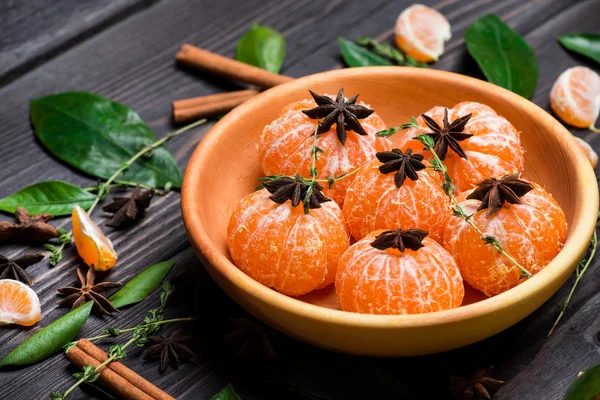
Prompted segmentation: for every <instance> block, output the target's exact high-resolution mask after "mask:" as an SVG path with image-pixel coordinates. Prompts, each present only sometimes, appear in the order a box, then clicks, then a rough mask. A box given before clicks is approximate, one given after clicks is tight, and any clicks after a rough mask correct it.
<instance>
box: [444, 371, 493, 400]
mask: <svg viewBox="0 0 600 400" xmlns="http://www.w3.org/2000/svg"><path fill="white" fill-rule="evenodd" d="M493 371H494V367H493V366H492V367H488V368H484V369H482V370H480V371H477V373H476V374H475V375H474V376H473V377H472V378H471V379H468V378H464V377H457V376H453V377H451V378H450V392H451V394H452V397H453V398H454V399H456V400H484V399H485V400H489V399H491V398H492V394H494V393H495V392H496V390H498V388H500V386H502V385H503V384H504V381H500V380H498V379H494V378H492V372H493Z"/></svg>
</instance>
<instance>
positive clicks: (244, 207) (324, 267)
mask: <svg viewBox="0 0 600 400" xmlns="http://www.w3.org/2000/svg"><path fill="white" fill-rule="evenodd" d="M292 191H293V188H292ZM227 236H228V244H229V252H230V254H231V257H232V258H233V261H234V262H235V265H237V267H238V268H239V269H241V270H242V271H244V272H245V273H246V274H247V275H249V276H250V277H251V278H253V279H255V280H257V281H258V282H260V283H262V284H263V285H265V286H268V287H271V288H273V289H275V290H277V291H278V292H281V293H283V294H285V295H288V296H299V295H302V294H305V293H308V292H310V291H313V290H315V289H320V288H323V287H325V286H327V285H330V284H331V283H333V281H334V280H335V272H336V268H337V263H338V260H339V258H340V257H341V255H342V254H343V253H344V251H345V250H346V249H347V248H348V246H349V242H348V234H347V232H346V228H345V226H344V217H343V216H342V211H341V210H340V208H339V207H338V205H337V204H335V202H333V201H329V202H326V203H323V204H322V205H320V208H313V209H310V210H309V213H308V214H305V213H304V208H303V206H302V203H300V205H298V206H294V205H292V201H290V200H287V201H284V202H283V203H282V204H278V203H276V202H275V201H274V200H272V199H271V198H270V194H269V192H268V191H267V189H262V190H259V191H257V192H254V193H252V194H250V195H248V196H246V197H245V198H244V199H243V200H242V201H241V202H240V203H239V204H238V205H237V206H236V207H235V209H234V211H233V214H232V215H231V219H230V220H229V227H228V229H227Z"/></svg>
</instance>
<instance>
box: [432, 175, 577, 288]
mask: <svg viewBox="0 0 600 400" xmlns="http://www.w3.org/2000/svg"><path fill="white" fill-rule="evenodd" d="M533 185H534V189H533V190H532V191H530V192H529V193H527V194H526V195H525V196H523V197H521V201H522V204H509V203H505V204H504V205H503V206H502V208H501V209H500V210H499V211H498V212H496V213H494V214H492V215H491V216H490V218H489V219H488V218H486V212H487V210H481V211H476V210H477V208H478V207H479V205H480V204H481V202H480V201H479V200H467V199H466V196H467V195H468V194H469V193H470V192H465V193H462V194H461V195H460V196H459V198H458V199H459V201H460V205H461V207H462V208H463V209H464V211H465V213H466V214H467V215H471V214H474V216H473V221H474V222H475V224H476V225H477V226H478V227H479V228H480V229H481V230H482V231H483V232H484V234H485V235H491V236H494V237H495V238H497V239H498V240H499V241H500V244H501V245H502V247H503V249H504V250H505V251H506V252H507V253H508V254H509V255H511V256H512V257H513V258H515V259H516V260H517V262H518V263H519V264H521V265H522V266H523V267H524V268H525V269H527V270H528V271H529V272H531V273H532V274H535V273H537V272H539V271H540V270H542V269H543V268H544V267H545V266H546V265H547V264H548V263H549V262H550V261H552V259H553V258H554V257H555V256H556V255H557V254H558V252H559V251H560V249H561V248H562V246H563V244H564V242H565V239H566V234H567V221H566V219H565V214H564V212H563V211H562V209H561V208H560V206H559V205H558V203H557V202H556V201H555V200H554V198H553V197H552V195H551V194H550V193H548V192H547V191H546V190H544V189H543V188H542V187H541V186H539V185H537V184H533ZM442 244H443V246H444V247H445V248H446V249H447V250H448V251H449V252H450V254H452V255H453V256H454V258H455V259H456V262H457V263H458V266H459V268H460V272H461V274H462V276H463V278H464V279H465V281H467V282H468V283H469V285H471V286H472V287H474V288H475V289H477V290H479V291H481V292H483V293H485V294H486V295H487V296H494V295H497V294H499V293H502V292H505V291H506V290H508V289H510V288H513V287H515V286H517V285H518V284H519V283H521V282H522V281H523V280H524V279H525V278H522V277H521V273H520V270H519V269H518V267H516V266H515V265H514V264H512V263H511V262H510V261H509V260H508V259H507V258H506V257H505V256H503V255H502V254H500V253H499V252H498V251H497V250H496V249H495V248H494V247H493V246H491V245H488V244H485V243H484V242H483V241H482V240H481V238H480V237H479V235H478V234H477V232H475V231H474V230H473V228H471V227H470V226H469V225H467V223H466V222H465V221H464V220H463V219H462V218H459V217H455V216H451V217H450V218H449V219H448V222H447V224H446V228H445V230H444V237H443V240H442Z"/></svg>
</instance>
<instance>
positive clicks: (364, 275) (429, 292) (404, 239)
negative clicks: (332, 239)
mask: <svg viewBox="0 0 600 400" xmlns="http://www.w3.org/2000/svg"><path fill="white" fill-rule="evenodd" d="M425 235H427V232H426V231H422V230H420V229H407V230H404V231H403V230H401V229H396V230H394V231H386V232H384V231H381V230H379V231H375V232H372V233H370V234H368V235H367V236H365V237H364V238H363V239H361V240H359V241H358V242H356V243H355V244H353V245H352V246H351V247H350V248H349V249H348V250H347V251H346V252H345V253H344V255H343V256H342V258H341V259H340V263H339V265H338V271H337V276H336V281H335V289H336V292H337V295H338V297H339V299H340V303H341V306H342V309H343V310H344V311H351V312H359V313H366V314H418V313H427V312H433V311H442V310H448V309H451V308H456V307H458V306H460V305H461V304H462V301H463V297H464V293H465V290H464V285H463V280H462V278H461V276H460V272H459V270H458V267H457V265H456V262H455V261H454V258H452V256H451V255H450V253H448V252H447V251H446V250H445V249H444V248H443V247H442V246H441V245H439V244H438V243H437V242H436V241H434V240H432V239H429V238H426V237H425V238H424V236H425Z"/></svg>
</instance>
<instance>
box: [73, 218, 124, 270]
mask: <svg viewBox="0 0 600 400" xmlns="http://www.w3.org/2000/svg"><path fill="white" fill-rule="evenodd" d="M71 218H72V220H73V240H74V241H75V246H76V247H77V253H79V256H80V257H81V258H82V259H83V261H84V262H85V263H86V264H87V265H89V266H90V267H92V268H94V270H96V271H107V270H109V269H111V268H112V267H114V266H115V263H116V262H117V258H118V256H117V253H116V251H115V249H114V248H113V245H112V242H111V241H110V239H109V238H108V237H106V235H104V233H103V232H102V230H101V229H100V228H99V227H98V225H96V223H95V222H94V221H92V219H91V218H90V217H89V215H88V214H87V213H86V212H85V211H84V210H83V209H82V208H81V207H79V206H75V208H73V213H72V215H71Z"/></svg>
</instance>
